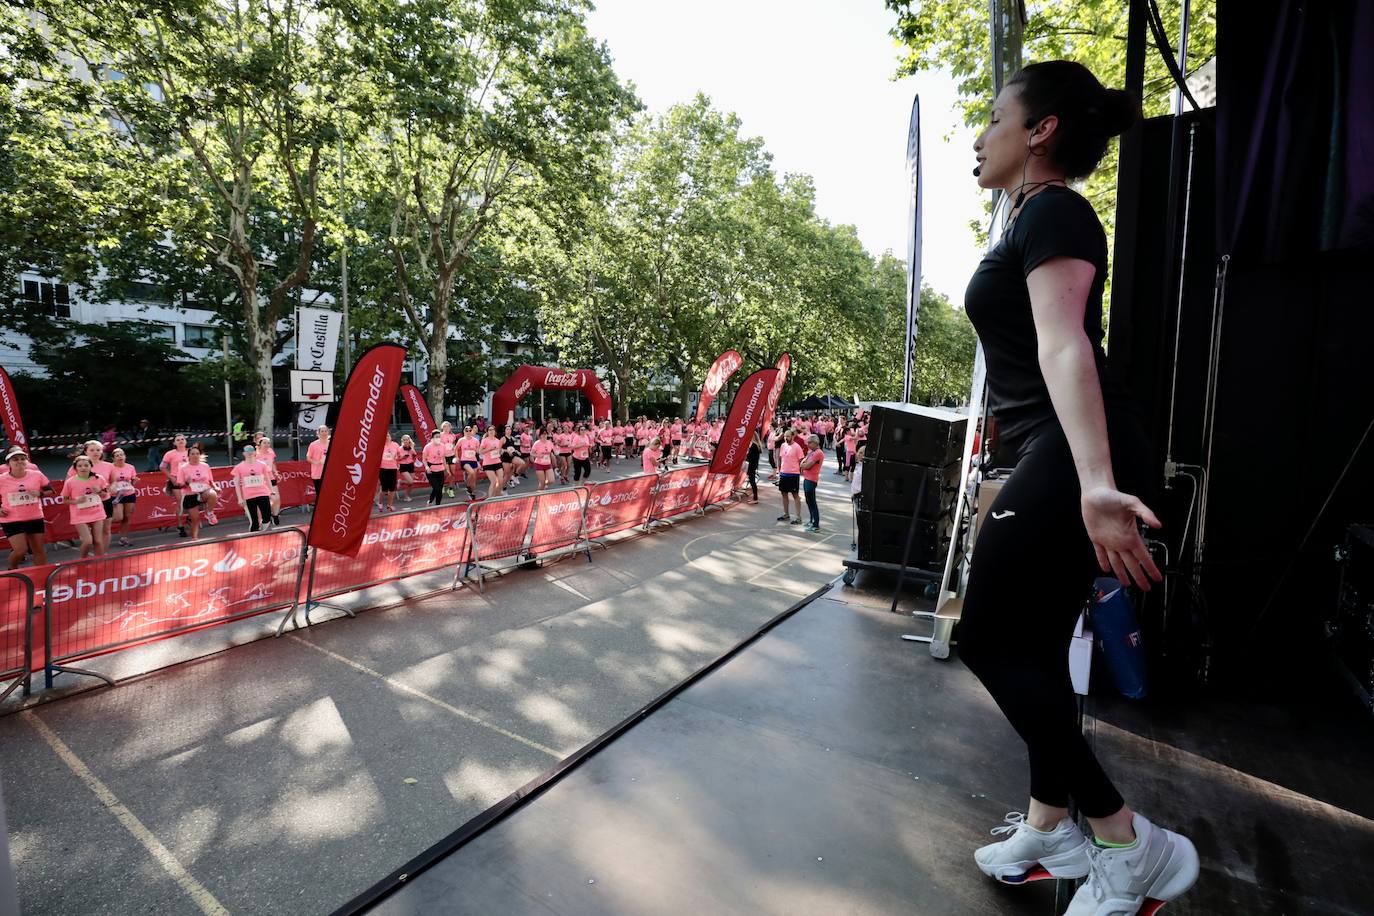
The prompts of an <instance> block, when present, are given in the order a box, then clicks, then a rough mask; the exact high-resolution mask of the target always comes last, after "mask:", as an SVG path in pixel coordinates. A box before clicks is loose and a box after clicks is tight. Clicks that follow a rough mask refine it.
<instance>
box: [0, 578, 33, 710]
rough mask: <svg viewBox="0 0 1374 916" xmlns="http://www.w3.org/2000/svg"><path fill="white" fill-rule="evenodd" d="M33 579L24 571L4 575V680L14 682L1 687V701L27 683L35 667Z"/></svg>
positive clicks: (0, 603)
mask: <svg viewBox="0 0 1374 916" xmlns="http://www.w3.org/2000/svg"><path fill="white" fill-rule="evenodd" d="M32 625H33V582H32V581H30V579H29V577H28V576H25V575H23V574H21V573H5V574H3V575H0V680H8V679H10V678H14V679H15V680H14V682H13V683H12V684H10V685H9V686H8V687H6V688H4V689H3V690H0V700H3V699H4V698H5V697H7V696H9V695H10V693H12V692H13V691H14V688H16V687H18V686H19V685H20V684H27V683H28V679H29V671H31V670H32V664H33V660H32V658H31V654H32V653H31V647H32V646H33V630H32Z"/></svg>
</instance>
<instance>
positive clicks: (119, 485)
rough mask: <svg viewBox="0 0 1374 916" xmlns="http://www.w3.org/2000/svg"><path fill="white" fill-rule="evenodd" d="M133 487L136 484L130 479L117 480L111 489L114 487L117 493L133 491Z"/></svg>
mask: <svg viewBox="0 0 1374 916" xmlns="http://www.w3.org/2000/svg"><path fill="white" fill-rule="evenodd" d="M133 488H134V485H133V484H131V483H129V481H127V480H116V481H115V482H114V485H113V487H112V488H111V489H113V490H114V491H115V492H116V493H128V492H130V491H132V490H133Z"/></svg>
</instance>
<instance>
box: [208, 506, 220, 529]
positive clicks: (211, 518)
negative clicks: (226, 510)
mask: <svg viewBox="0 0 1374 916" xmlns="http://www.w3.org/2000/svg"><path fill="white" fill-rule="evenodd" d="M205 521H206V522H207V523H208V524H211V525H218V524H219V516H217V515H215V513H214V512H213V511H212V510H210V509H206V510H205Z"/></svg>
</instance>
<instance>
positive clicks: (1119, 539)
mask: <svg viewBox="0 0 1374 916" xmlns="http://www.w3.org/2000/svg"><path fill="white" fill-rule="evenodd" d="M1081 502H1082V507H1083V525H1084V527H1086V528H1087V529H1088V537H1089V538H1090V539H1091V540H1092V542H1093V549H1094V550H1095V551H1097V565H1098V566H1099V567H1100V568H1101V569H1102V572H1104V573H1111V574H1113V575H1115V576H1116V578H1117V579H1119V580H1120V581H1121V582H1122V583H1123V584H1126V585H1130V584H1132V583H1134V584H1135V585H1136V586H1137V587H1139V588H1140V589H1141V590H1142V591H1147V592H1148V591H1149V590H1150V580H1151V579H1153V580H1154V581H1156V582H1160V581H1162V580H1163V579H1164V577H1163V575H1161V574H1160V572H1159V567H1157V566H1155V561H1154V559H1153V558H1152V557H1151V556H1150V552H1149V551H1148V550H1146V549H1145V542H1144V541H1143V540H1142V539H1141V537H1140V531H1139V529H1137V528H1136V519H1137V518H1139V519H1140V520H1142V521H1144V522H1145V524H1146V525H1148V526H1150V527H1151V528H1162V527H1163V525H1162V524H1161V522H1160V521H1159V519H1158V518H1156V517H1155V514H1154V513H1153V512H1151V511H1150V509H1149V507H1148V506H1146V505H1145V504H1144V503H1143V502H1141V501H1140V500H1139V499H1137V498H1136V497H1134V496H1131V495H1130V494H1128V493H1122V492H1121V491H1120V490H1116V489H1113V488H1111V487H1093V488H1092V489H1090V490H1085V491H1084V492H1083V497H1082V500H1081Z"/></svg>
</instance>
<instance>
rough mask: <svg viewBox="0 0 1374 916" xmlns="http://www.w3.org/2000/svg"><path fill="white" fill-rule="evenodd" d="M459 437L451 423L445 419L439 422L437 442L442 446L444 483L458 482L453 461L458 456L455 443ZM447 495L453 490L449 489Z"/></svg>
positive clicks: (465, 431)
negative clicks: (444, 472)
mask: <svg viewBox="0 0 1374 916" xmlns="http://www.w3.org/2000/svg"><path fill="white" fill-rule="evenodd" d="M463 433H464V435H466V434H467V430H466V429H465V430H464V431H463ZM459 438H460V437H459V436H458V435H456V434H455V433H454V432H453V424H452V423H450V422H449V421H447V420H445V421H444V422H443V423H440V424H439V444H440V445H442V446H443V447H444V469H445V471H446V477H445V482H446V483H457V482H458V469H457V467H456V466H455V461H456V460H457V457H458V455H457V452H458V449H457V443H458V439H459ZM448 495H449V496H452V495H453V491H452V490H450V491H449V494H448Z"/></svg>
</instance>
